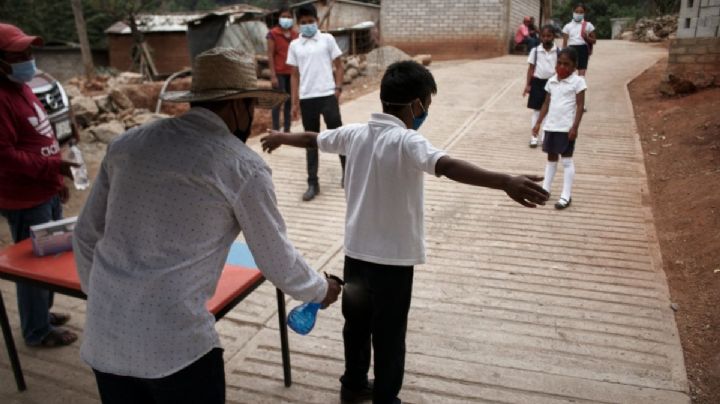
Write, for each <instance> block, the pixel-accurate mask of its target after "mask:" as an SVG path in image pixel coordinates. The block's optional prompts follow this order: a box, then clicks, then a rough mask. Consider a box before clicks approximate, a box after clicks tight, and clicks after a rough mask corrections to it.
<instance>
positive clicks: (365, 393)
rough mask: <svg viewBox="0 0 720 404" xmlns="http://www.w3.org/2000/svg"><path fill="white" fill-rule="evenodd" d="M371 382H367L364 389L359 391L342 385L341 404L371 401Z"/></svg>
mask: <svg viewBox="0 0 720 404" xmlns="http://www.w3.org/2000/svg"><path fill="white" fill-rule="evenodd" d="M372 393H373V381H372V380H368V383H367V385H366V386H365V387H363V388H360V389H350V388H348V387H345V385H342V387H340V401H341V402H342V403H343V404H351V403H361V402H363V401H369V400H372Z"/></svg>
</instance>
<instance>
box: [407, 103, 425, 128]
mask: <svg viewBox="0 0 720 404" xmlns="http://www.w3.org/2000/svg"><path fill="white" fill-rule="evenodd" d="M420 108H422V109H423V112H422V114H420V115H418V116H415V114H414V113H413V112H412V104H410V113H412V114H413V129H415V130H418V129H420V127H421V126H422V124H423V123H424V122H425V120H426V119H427V117H428V111H427V110H426V109H425V107H423V105H422V103H420Z"/></svg>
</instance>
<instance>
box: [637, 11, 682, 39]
mask: <svg viewBox="0 0 720 404" xmlns="http://www.w3.org/2000/svg"><path fill="white" fill-rule="evenodd" d="M677 29H678V16H677V15H664V16H661V17H656V18H641V19H640V20H638V22H637V23H635V30H634V31H633V39H634V40H636V41H639V42H662V41H665V40H668V39H673V38H674V37H675V34H676V33H677Z"/></svg>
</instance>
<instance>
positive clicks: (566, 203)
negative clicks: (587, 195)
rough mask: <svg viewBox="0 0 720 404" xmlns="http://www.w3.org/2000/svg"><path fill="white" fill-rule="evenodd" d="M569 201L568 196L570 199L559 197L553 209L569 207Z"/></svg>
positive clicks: (570, 201)
mask: <svg viewBox="0 0 720 404" xmlns="http://www.w3.org/2000/svg"><path fill="white" fill-rule="evenodd" d="M571 203H572V198H570V199H565V198H560V200H559V201H557V203H556V204H555V209H557V210H563V209H565V208H567V207H569V206H570V204H571Z"/></svg>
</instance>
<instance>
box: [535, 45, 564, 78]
mask: <svg viewBox="0 0 720 404" xmlns="http://www.w3.org/2000/svg"><path fill="white" fill-rule="evenodd" d="M536 54H537V56H535V55H536ZM557 57H558V47H557V46H555V45H553V47H552V49H550V50H549V51H548V50H546V49H545V47H544V46H542V45H540V46H537V47H535V48H532V49H531V50H530V55H528V63H530V64H531V65H535V60H536V59H537V65H536V66H535V73H534V74H533V77H537V78H539V79H543V80H547V79H549V78H550V77H552V76H553V75H554V74H555V65H557Z"/></svg>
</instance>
